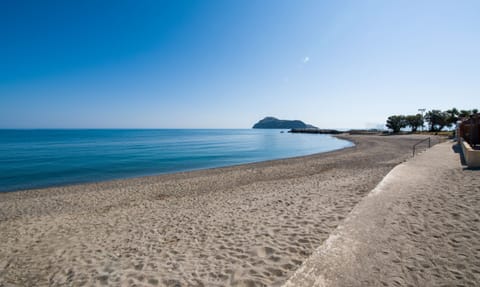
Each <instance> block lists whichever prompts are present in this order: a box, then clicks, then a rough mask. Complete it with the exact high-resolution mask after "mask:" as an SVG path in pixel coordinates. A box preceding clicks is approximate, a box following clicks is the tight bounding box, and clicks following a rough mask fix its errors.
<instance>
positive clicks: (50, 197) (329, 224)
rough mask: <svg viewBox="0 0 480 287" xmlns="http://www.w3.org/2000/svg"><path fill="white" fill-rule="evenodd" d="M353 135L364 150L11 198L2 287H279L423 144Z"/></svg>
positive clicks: (5, 202) (1, 213)
mask: <svg viewBox="0 0 480 287" xmlns="http://www.w3.org/2000/svg"><path fill="white" fill-rule="evenodd" d="M346 138H347V139H348V140H352V141H355V142H356V145H355V146H354V147H349V148H346V149H341V150H336V151H331V152H327V153H320V154H314V155H309V156H302V157H296V158H289V159H278V160H273V161H266V162H258V163H252V164H246V165H237V166H229V167H222V168H214V169H207V170H199V171H192V172H184V173H176V174H169V175H159V176H150V177H141V178H134V179H122V180H115V181H109V182H100V183H90V184H84V185H74V186H67V187H55V188H49V189H40V190H27V191H23V192H9V193H2V194H0V229H2V230H3V231H4V232H2V235H1V238H0V239H1V240H0V249H1V250H4V252H2V254H0V262H5V263H3V265H0V283H5V284H21V285H30V284H33V283H36V284H43V283H45V284H54V285H55V284H67V285H82V284H86V285H94V284H110V285H112V284H113V285H116V284H128V285H132V284H143V285H148V284H150V285H160V286H176V285H194V286H225V285H228V286H234V285H267V286H280V285H282V284H283V283H285V282H286V280H287V279H288V278H289V277H290V276H291V275H292V274H293V273H294V271H295V270H296V269H297V268H298V267H299V266H300V265H301V264H302V262H303V261H304V260H306V259H307V258H308V257H309V256H310V254H311V253H312V252H313V251H314V250H315V248H316V247H318V246H319V245H321V244H322V242H323V241H324V240H325V239H326V238H328V235H329V234H330V233H331V232H332V231H333V230H334V229H335V228H336V227H337V226H338V225H339V224H340V223H341V222H342V220H343V219H344V218H345V216H347V215H348V213H349V212H350V211H351V210H352V209H353V207H354V206H355V205H356V204H357V203H358V202H359V201H361V199H362V198H363V197H364V196H365V195H366V194H368V193H369V192H370V191H371V190H372V189H373V188H374V187H375V186H376V185H377V184H378V182H380V181H381V180H382V178H383V177H384V176H385V175H386V174H387V173H388V172H389V171H390V170H391V169H392V168H393V167H395V166H396V165H397V164H399V163H401V162H403V161H405V160H406V159H408V158H410V157H411V154H410V153H411V145H412V144H413V143H415V142H416V141H418V139H419V137H417V136H399V137H396V136H389V137H383V136H346ZM52 282H53V283H52Z"/></svg>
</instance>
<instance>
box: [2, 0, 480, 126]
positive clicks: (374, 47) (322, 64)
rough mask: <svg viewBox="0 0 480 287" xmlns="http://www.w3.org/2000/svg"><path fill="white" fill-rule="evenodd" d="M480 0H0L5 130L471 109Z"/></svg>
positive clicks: (477, 73) (478, 64)
mask: <svg viewBox="0 0 480 287" xmlns="http://www.w3.org/2000/svg"><path fill="white" fill-rule="evenodd" d="M479 15H480V1H478V0H474V1H462V0H459V1H441V0H436V1H414V0H402V1H400V0H399V1H394V0H391V1H385V0H378V1H357V0H355V1H346V0H340V1H333V0H332V1H316V0H313V1H299V0H295V1H294V0H289V1H282V0H265V1H257V0H242V1H238V0H235V1H233V0H232V1H229V0H208V1H200V0H198V1H179V0H175V1H174V0H172V1H158V0H156V1H133V0H132V1H121V0H115V1H97V0H95V1H89V0H87V1H62V0H59V1H49V0H45V1H22V0H18V1H1V2H0V128H250V127H251V126H252V125H253V124H254V123H255V122H256V121H258V120H260V119H261V118H263V117H265V116H276V117H279V118H283V119H300V120H303V121H305V122H308V123H310V124H313V125H316V126H318V127H321V128H372V127H377V126H378V125H383V124H384V123H385V119H386V118H387V117H388V116H389V115H392V114H415V113H417V110H418V109H419V108H426V109H442V110H443V109H448V108H452V107H457V108H459V109H472V108H480V17H479Z"/></svg>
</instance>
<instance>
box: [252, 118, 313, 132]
mask: <svg viewBox="0 0 480 287" xmlns="http://www.w3.org/2000/svg"><path fill="white" fill-rule="evenodd" d="M253 128H254V129H317V127H315V126H312V125H309V124H306V123H304V122H302V121H299V120H279V119H277V118H274V117H265V118H264V119H262V120H260V121H259V122H258V123H256V124H254V125H253Z"/></svg>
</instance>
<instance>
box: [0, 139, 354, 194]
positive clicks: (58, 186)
mask: <svg viewBox="0 0 480 287" xmlns="http://www.w3.org/2000/svg"><path fill="white" fill-rule="evenodd" d="M330 136H331V137H333V138H337V139H341V140H345V141H348V142H350V143H351V144H353V146H348V147H343V148H338V149H334V150H330V151H325V152H317V153H313V154H307V155H298V156H292V157H285V158H277V159H268V160H261V161H254V162H247V163H237V164H233V165H226V166H217V167H206V168H197V169H186V170H183V171H172V172H164V173H152V174H144V175H132V176H125V177H119V178H112V179H105V180H99V181H88V180H87V181H78V182H71V183H66V184H64V183H59V184H53V185H45V186H41V187H32V188H23V189H13V190H4V191H0V194H4V193H16V192H28V191H40V190H47V189H58V188H62V189H63V188H67V187H71V186H80V185H81V186H84V185H98V184H103V183H105V184H108V183H113V182H117V181H124V180H133V179H142V178H154V180H160V179H159V178H158V177H162V176H172V175H176V174H188V173H193V172H202V171H207V170H216V169H225V168H234V167H239V168H241V167H243V166H245V167H247V166H249V165H255V164H261V163H269V162H275V161H281V160H289V159H295V158H305V157H310V156H316V155H322V154H328V153H331V152H336V151H341V150H344V149H348V148H352V147H354V146H355V145H356V143H355V142H354V141H352V140H349V139H347V137H342V135H330Z"/></svg>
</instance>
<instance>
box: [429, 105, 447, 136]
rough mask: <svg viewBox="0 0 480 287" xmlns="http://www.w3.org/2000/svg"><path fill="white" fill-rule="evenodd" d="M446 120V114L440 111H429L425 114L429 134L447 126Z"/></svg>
mask: <svg viewBox="0 0 480 287" xmlns="http://www.w3.org/2000/svg"><path fill="white" fill-rule="evenodd" d="M447 118H448V115H447V113H446V112H442V111H440V110H431V111H428V112H427V113H426V114H425V120H426V121H427V122H428V124H429V126H430V131H431V132H438V131H441V130H442V129H443V128H444V127H445V126H447V125H448V121H447Z"/></svg>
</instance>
